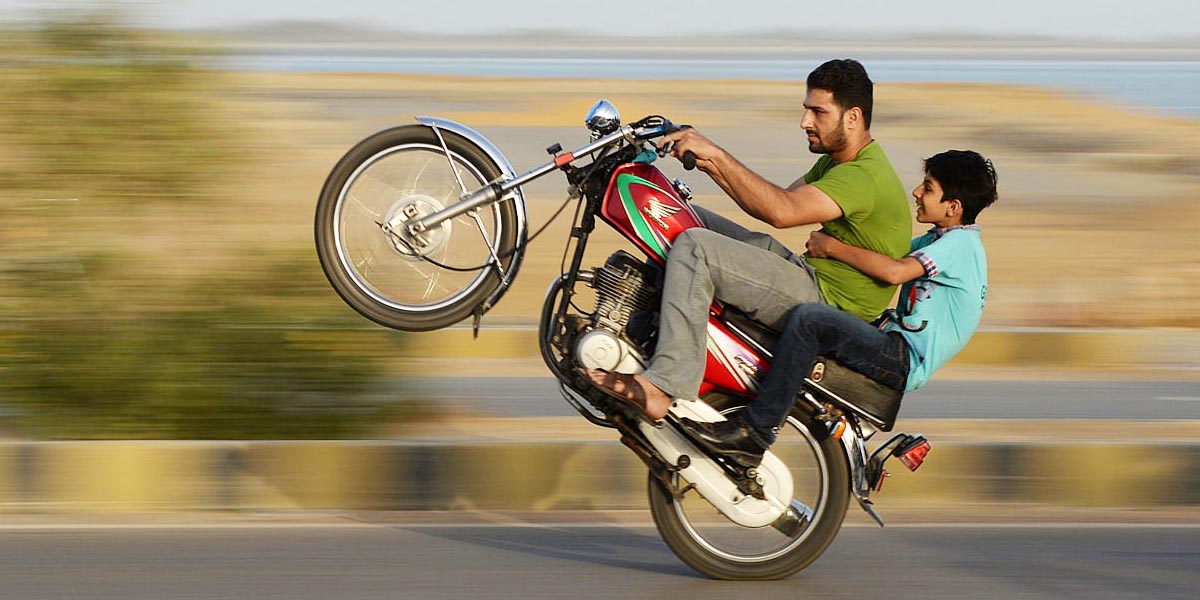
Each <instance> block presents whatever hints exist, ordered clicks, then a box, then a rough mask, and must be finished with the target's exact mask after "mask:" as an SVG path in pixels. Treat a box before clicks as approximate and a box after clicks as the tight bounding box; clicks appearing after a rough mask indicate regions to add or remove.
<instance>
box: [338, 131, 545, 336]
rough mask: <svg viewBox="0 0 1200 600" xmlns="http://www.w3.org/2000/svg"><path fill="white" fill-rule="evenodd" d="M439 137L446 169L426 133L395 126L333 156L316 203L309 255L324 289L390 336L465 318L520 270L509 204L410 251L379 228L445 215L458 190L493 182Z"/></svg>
mask: <svg viewBox="0 0 1200 600" xmlns="http://www.w3.org/2000/svg"><path fill="white" fill-rule="evenodd" d="M441 135H442V139H444V140H445V144H446V150H449V153H450V156H451V157H452V159H453V165H454V169H453V170H452V169H451V168H450V165H451V161H450V160H448V159H447V156H446V151H445V150H443V148H442V144H441V141H439V140H438V136H437V132H435V131H434V130H433V129H432V128H430V127H426V126H424V125H408V126H404V127H396V128H393V129H388V130H386V131H382V132H380V133H377V134H375V135H373V136H371V137H369V138H367V139H366V140H363V141H362V142H360V143H359V144H358V145H357V146H355V147H354V148H352V149H351V150H350V151H349V152H348V153H347V154H346V155H345V156H344V157H342V159H341V160H340V161H338V163H337V165H335V166H334V168H333V171H332V172H331V173H330V174H329V177H328V178H327V179H326V181H325V186H324V187H323V188H322V190H321V196H320V198H319V199H318V201H317V211H316V218H315V238H316V245H317V256H318V258H319V260H320V262H321V268H322V270H324V272H325V276H326V277H327V278H328V279H329V283H330V285H332V286H333V289H334V290H335V291H336V292H337V293H338V295H339V296H341V298H342V299H343V300H344V301H345V302H346V304H348V305H350V307H351V308H353V309H354V310H356V311H358V312H359V313H360V314H362V315H363V316H365V317H367V318H368V319H371V320H372V321H375V322H376V323H379V324H381V325H384V326H386V327H391V328H393V329H400V330H404V331H429V330H433V329H441V328H443V327H446V326H448V325H451V324H453V323H456V322H458V321H461V320H463V319H465V318H467V317H468V316H470V315H471V314H472V313H473V312H475V311H476V310H477V309H478V308H480V306H481V305H482V304H483V303H484V302H486V301H487V300H488V299H489V298H491V297H492V296H493V294H495V293H496V292H497V291H498V288H499V287H500V286H501V285H502V283H503V280H502V277H501V274H500V271H501V270H502V271H503V272H504V273H505V274H508V275H509V276H510V277H511V275H513V274H514V270H515V267H516V266H519V265H520V258H521V257H520V254H521V252H522V251H523V249H518V248H517V246H518V243H519V242H520V243H523V242H524V240H519V239H518V238H519V236H520V235H522V233H523V232H519V231H518V229H519V227H518V223H519V220H518V214H517V207H516V203H515V202H514V201H512V200H511V199H509V200H503V201H500V202H496V203H493V204H490V205H486V206H483V207H481V208H479V209H478V210H477V212H476V213H475V214H474V215H473V214H472V213H467V214H464V215H460V216H458V217H455V218H453V219H450V220H449V221H446V222H445V223H443V224H442V225H439V226H436V227H433V228H432V229H431V230H430V231H429V232H428V233H427V235H426V238H427V240H426V242H427V243H426V244H425V245H424V246H422V247H420V248H419V249H418V248H417V247H416V246H413V245H411V244H407V243H405V242H402V241H400V240H399V238H398V237H397V236H395V235H394V234H390V233H387V232H385V231H384V230H383V227H382V226H383V224H384V223H386V222H388V221H389V220H394V219H397V218H400V219H404V220H406V221H407V220H411V219H413V218H419V217H422V216H425V215H428V214H431V213H433V212H436V211H438V210H441V209H443V208H446V207H448V206H450V205H452V204H454V203H455V202H457V201H458V198H459V197H460V196H461V195H462V194H463V193H464V190H463V188H464V187H465V188H466V191H473V190H475V189H478V188H480V187H482V186H483V185H484V184H486V183H487V182H489V181H492V180H494V179H495V178H497V177H499V176H500V175H501V169H500V167H499V166H498V165H496V164H495V162H493V161H492V159H491V158H489V157H488V155H487V153H485V152H484V151H483V150H481V149H480V148H479V147H478V146H476V145H475V144H473V143H471V142H470V141H468V140H466V139H465V138H462V137H460V136H457V135H455V134H453V133H450V132H448V131H441ZM460 180H461V183H460ZM476 217H478V219H476ZM493 257H498V258H499V261H498V264H499V270H498V269H497V268H496V267H495V266H494V264H495V263H496V261H495V260H494V259H493ZM431 261H436V262H437V263H441V264H442V265H445V266H448V267H455V268H460V269H467V270H466V271H465V272H459V271H456V270H453V269H446V268H442V267H440V266H438V265H437V264H435V262H431ZM500 291H501V292H503V290H500ZM497 297H498V296H497ZM488 308H490V307H488Z"/></svg>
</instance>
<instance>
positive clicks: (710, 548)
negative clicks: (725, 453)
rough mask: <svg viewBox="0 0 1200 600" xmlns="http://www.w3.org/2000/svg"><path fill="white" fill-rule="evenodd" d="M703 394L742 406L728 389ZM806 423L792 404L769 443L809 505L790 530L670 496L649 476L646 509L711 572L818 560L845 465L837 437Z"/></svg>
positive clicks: (844, 497) (842, 495) (760, 572)
mask: <svg viewBox="0 0 1200 600" xmlns="http://www.w3.org/2000/svg"><path fill="white" fill-rule="evenodd" d="M706 400H708V401H709V404H711V405H713V408H716V409H717V410H720V411H721V412H723V413H726V414H728V413H731V412H734V411H736V410H740V408H741V407H740V406H737V405H736V404H735V403H736V402H737V401H736V400H734V399H730V398H727V397H721V398H714V399H712V400H709V399H707V398H706ZM808 423H809V418H808V417H807V416H805V415H803V414H801V413H800V411H797V410H795V409H793V411H792V414H791V415H789V416H788V421H787V422H786V423H785V424H784V426H783V428H781V431H780V434H779V439H778V441H777V442H776V443H775V445H774V446H772V448H771V450H772V452H775V453H776V454H778V455H779V457H780V458H781V459H783V460H784V462H785V463H786V464H787V465H788V467H789V469H790V470H791V472H792V476H793V479H794V481H795V489H794V496H795V499H796V500H799V501H801V502H803V503H804V504H806V505H807V506H808V507H809V508H811V509H812V511H813V516H812V521H811V522H810V523H809V524H808V526H807V527H805V528H804V529H803V530H801V531H800V532H798V533H797V534H796V535H794V536H792V537H789V536H787V535H784V534H783V533H781V532H779V531H778V530H776V529H774V528H773V527H771V526H767V527H763V528H758V529H751V528H747V527H742V526H740V525H737V524H735V523H733V522H732V521H730V520H728V519H726V518H725V517H724V516H722V515H720V513H718V512H717V511H716V509H714V508H713V507H712V505H711V504H709V503H708V502H707V501H706V500H704V499H703V498H701V497H700V496H699V494H697V493H695V492H688V493H687V495H686V496H685V497H684V499H683V501H682V502H676V500H675V499H674V497H672V496H671V494H670V493H668V492H667V491H666V490H665V489H663V486H662V484H661V483H659V482H658V481H657V480H656V479H655V478H654V477H653V476H650V478H649V480H650V481H649V498H650V513H651V515H652V516H653V518H654V524H655V525H656V526H657V527H658V532H659V535H661V536H662V538H663V541H665V542H666V543H667V546H669V547H670V548H671V551H673V552H674V553H675V555H676V556H678V557H679V559H680V560H682V561H683V562H684V563H686V564H687V565H688V566H690V567H692V568H693V569H695V570H697V571H699V572H701V573H703V574H705V575H707V576H709V577H712V578H713V579H731V580H761V579H781V578H784V577H787V576H789V575H792V574H794V573H796V572H797V571H800V570H801V569H803V568H805V567H807V566H808V565H810V564H812V562H813V561H815V560H817V558H819V557H820V556H821V554H822V553H824V552H825V549H826V548H828V547H829V545H830V544H831V543H833V539H834V538H835V537H836V536H837V533H838V530H840V529H841V526H842V520H843V519H844V518H845V516H846V507H847V505H848V504H849V501H850V484H849V478H850V468H849V465H848V463H847V461H846V456H845V452H844V451H843V450H842V448H841V443H840V442H839V441H837V440H835V439H833V438H831V437H829V436H821V438H822V439H821V440H820V441H818V440H817V436H815V435H814V434H813V433H812V432H811V431H810V430H809V428H808Z"/></svg>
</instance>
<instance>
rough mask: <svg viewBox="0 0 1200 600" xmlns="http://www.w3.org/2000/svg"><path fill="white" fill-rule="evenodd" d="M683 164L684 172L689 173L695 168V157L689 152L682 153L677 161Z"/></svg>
mask: <svg viewBox="0 0 1200 600" xmlns="http://www.w3.org/2000/svg"><path fill="white" fill-rule="evenodd" d="M679 160H680V162H682V163H683V170H684V171H691V170H692V169H695V168H696V155H695V153H693V152H692V151H691V150H688V151H687V152H684V153H683V158H681V159H679Z"/></svg>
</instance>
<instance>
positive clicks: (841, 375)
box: [721, 305, 904, 431]
mask: <svg viewBox="0 0 1200 600" xmlns="http://www.w3.org/2000/svg"><path fill="white" fill-rule="evenodd" d="M721 320H722V321H723V322H724V323H725V325H727V326H728V327H729V328H730V329H731V330H733V332H734V333H736V334H739V335H741V336H742V337H744V338H747V341H750V342H753V344H754V345H756V346H758V349H759V350H762V351H764V352H766V353H767V354H768V355H769V354H771V353H772V351H773V350H774V348H775V345H776V344H777V343H778V342H779V332H778V331H776V330H775V329H773V328H771V327H769V326H767V325H765V324H763V323H760V322H758V321H755V320H754V319H751V318H750V317H749V316H747V315H746V313H744V312H742V311H740V310H738V309H737V308H736V307H733V306H729V305H725V306H724V307H723V309H722V311H721ZM804 383H805V386H806V387H807V388H808V391H810V392H812V393H814V394H815V395H816V396H817V397H818V400H820V401H827V402H832V403H833V404H834V405H836V406H838V407H839V408H842V409H845V410H850V411H851V412H854V413H855V414H858V415H861V416H862V417H864V418H865V419H867V420H868V421H869V422H871V423H872V424H874V425H875V426H876V427H879V428H880V429H881V430H882V431H891V430H892V426H893V425H895V423H896V415H897V414H898V413H899V412H900V401H901V399H903V397H904V392H903V391H901V390H895V389H892V388H890V387H887V386H885V385H883V384H881V383H879V382H877V381H875V380H874V379H871V378H870V377H867V376H866V375H863V374H861V373H859V372H857V371H855V370H853V369H850V368H849V367H846V366H845V365H842V364H841V363H839V362H838V361H836V360H834V359H832V358H828V357H823V356H822V357H818V358H817V361H816V362H815V363H814V364H813V367H812V370H811V371H810V372H809V374H808V377H806V378H805V379H804Z"/></svg>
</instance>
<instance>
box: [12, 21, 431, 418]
mask: <svg viewBox="0 0 1200 600" xmlns="http://www.w3.org/2000/svg"><path fill="white" fill-rule="evenodd" d="M179 47H181V46H180V45H179V44H178V43H177V42H176V41H173V40H168V39H165V38H156V37H150V36H147V35H145V34H142V33H139V32H138V31H136V30H134V29H131V28H128V27H125V26H123V25H121V20H120V19H119V18H118V17H114V16H112V15H101V16H73V17H61V18H57V19H56V20H53V21H51V22H47V23H44V24H43V25H42V26H41V27H40V28H36V29H28V30H20V31H17V30H8V31H0V107H2V108H3V110H0V211H2V217H0V253H3V255H4V257H5V260H4V261H3V262H0V432H2V433H5V434H9V435H22V436H30V437H39V438H56V439H100V438H157V439H162V438H178V439H214V438H222V439H239V438H344V437H357V436H362V435H370V433H371V431H372V428H373V427H377V426H379V425H380V424H381V423H382V422H385V421H388V420H392V419H397V418H403V417H405V416H411V414H412V412H413V411H415V410H420V408H419V406H418V405H416V404H414V403H411V402H402V401H400V400H398V399H395V398H393V397H392V396H391V395H390V394H389V393H387V391H385V390H383V389H382V385H383V384H382V382H383V381H384V377H385V376H387V375H389V373H387V372H386V366H387V359H389V358H390V357H393V356H395V354H396V353H397V352H398V351H399V349H400V346H399V344H400V343H401V341H402V339H401V337H400V336H399V335H398V334H396V333H394V332H390V331H387V330H383V329H381V328H378V327H374V326H371V325H370V324H369V323H367V322H366V321H365V320H363V319H361V318H359V317H357V316H356V315H354V314H353V313H352V312H351V311H349V310H348V309H347V308H346V307H344V306H343V305H341V303H340V302H339V301H338V300H337V299H336V296H334V294H333V293H332V291H331V290H330V289H329V287H328V284H327V283H326V282H325V280H324V278H323V276H322V274H321V271H320V268H319V267H318V266H317V262H316V258H315V256H313V254H312V252H311V250H310V249H309V248H307V247H306V248H277V247H266V248H264V247H261V242H260V241H259V240H257V239H251V240H238V239H232V240H231V239H215V240H214V241H213V242H212V244H211V247H209V246H202V249H203V250H212V252H213V254H214V255H220V256H221V257H220V258H214V259H213V260H211V261H207V262H206V261H203V260H200V261H193V262H191V263H188V264H189V266H188V268H186V269H174V270H172V269H171V268H164V265H168V266H169V265H175V264H178V263H180V262H184V261H182V260H181V259H185V258H187V256H186V254H187V253H188V252H189V250H190V251H191V252H192V253H193V254H195V253H196V252H195V249H196V248H195V247H194V246H193V247H190V248H188V247H187V246H186V245H183V246H182V247H183V249H182V250H181V248H180V247H175V248H167V247H164V246H165V245H166V244H169V243H170V242H171V240H172V238H173V237H180V236H179V233H180V232H183V231H186V232H188V233H189V234H190V235H191V239H192V240H195V239H196V238H197V237H199V238H201V239H204V233H205V232H204V231H203V230H200V231H199V232H198V231H197V230H198V228H200V227H205V226H207V227H210V228H212V231H213V232H214V233H215V234H219V233H220V232H221V231H222V222H221V221H220V219H221V218H222V217H221V216H220V215H221V214H225V213H219V212H217V213H216V214H215V215H214V211H212V210H210V208H211V207H212V206H213V205H214V204H215V203H218V202H221V201H225V200H226V199H225V198H223V197H222V195H223V194H224V193H225V192H226V190H228V189H229V186H228V180H230V179H231V178H235V177H236V173H237V170H238V169H239V168H240V167H241V165H244V164H245V163H247V162H250V160H251V158H252V157H250V156H247V154H248V153H249V151H248V150H246V147H247V145H246V144H243V143H242V142H241V138H239V135H244V134H237V133H235V132H237V131H238V127H237V125H238V124H237V123H236V121H230V120H227V114H226V112H225V111H224V110H223V108H222V106H223V105H222V104H221V101H220V99H219V94H216V93H214V92H215V90H217V89H218V88H219V83H217V82H216V81H215V78H216V77H217V76H216V75H215V74H212V73H208V72H206V71H204V70H203V69H200V68H198V67H196V66H194V65H193V61H192V60H191V59H189V58H188V56H189V55H188V54H186V53H184V52H182V51H180V50H178V48H179ZM223 185H224V187H222V186H223ZM230 212H232V211H230ZM201 214H204V215H206V218H207V219H209V220H212V222H199V221H195V220H190V219H189V218H188V217H189V215H201ZM164 215H166V216H165V217H164ZM224 218H241V213H240V212H233V213H232V216H227V217H224ZM154 219H158V220H157V221H154ZM147 221H151V222H158V223H168V224H169V225H167V226H169V227H176V228H177V229H176V230H174V232H172V231H158V232H152V233H151V234H150V235H147V234H146V232H144V231H142V230H141V229H140V227H141V226H142V225H143V224H144V223H145V222H147ZM200 223H203V224H200ZM262 226H263V227H269V226H270V223H267V222H264V223H263V224H262ZM224 229H226V230H227V229H228V228H227V227H226V228H224ZM197 234H199V235H197ZM214 237H216V236H214ZM230 256H233V257H236V263H235V264H232V265H231V264H230V261H229V258H228V257H230ZM197 265H198V266H197Z"/></svg>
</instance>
